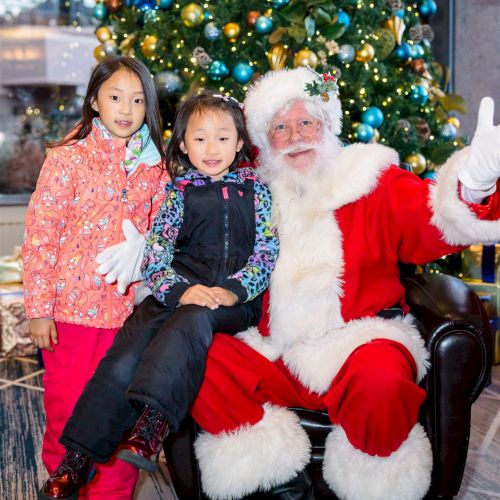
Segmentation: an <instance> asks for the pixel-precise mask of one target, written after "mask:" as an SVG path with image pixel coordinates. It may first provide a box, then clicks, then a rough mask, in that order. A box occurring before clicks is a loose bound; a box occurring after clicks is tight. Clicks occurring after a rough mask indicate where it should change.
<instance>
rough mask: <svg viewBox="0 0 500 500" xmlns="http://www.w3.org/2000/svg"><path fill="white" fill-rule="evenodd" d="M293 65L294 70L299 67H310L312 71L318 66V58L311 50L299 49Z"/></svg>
mask: <svg viewBox="0 0 500 500" xmlns="http://www.w3.org/2000/svg"><path fill="white" fill-rule="evenodd" d="M293 65H294V66H295V67H296V68H298V67H299V66H310V67H311V68H312V69H314V68H316V66H317V65H318V56H317V55H316V54H315V53H314V52H313V51H312V50H311V49H301V50H299V51H298V52H297V53H296V54H295V57H294V58H293Z"/></svg>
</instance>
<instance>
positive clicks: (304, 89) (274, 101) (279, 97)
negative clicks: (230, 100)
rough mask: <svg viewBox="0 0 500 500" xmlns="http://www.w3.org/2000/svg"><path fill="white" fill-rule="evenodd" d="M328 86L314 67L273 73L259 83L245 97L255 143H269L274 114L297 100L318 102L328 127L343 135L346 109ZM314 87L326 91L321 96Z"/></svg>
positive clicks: (262, 145) (265, 76)
mask: <svg viewBox="0 0 500 500" xmlns="http://www.w3.org/2000/svg"><path fill="white" fill-rule="evenodd" d="M331 87H332V86H331V85H325V82H324V80H323V75H320V74H319V73H316V72H315V71H313V70H312V69H311V68H307V67H300V68H296V69H284V70H281V71H270V72H268V73H266V74H265V75H263V76H262V77H261V78H260V79H259V80H257V81H256V82H255V83H254V84H253V85H252V86H251V87H250V89H249V90H248V92H247V96H246V98H245V116H246V120H247V127H248V131H249V132H250V138H251V139H252V141H253V143H254V144H255V145H256V146H257V147H258V148H259V149H262V148H263V147H264V146H265V145H266V144H267V137H266V135H267V130H268V126H269V124H270V123H271V120H272V119H273V117H274V115H275V114H276V113H277V112H279V111H281V110H282V109H283V108H284V106H285V105H286V104H287V103H288V102H290V101H292V100H294V99H301V100H304V101H307V102H314V103H316V104H318V105H319V106H320V108H321V109H322V110H323V112H324V116H325V125H326V126H327V127H328V128H329V129H330V130H331V131H332V132H333V133H334V134H335V135H339V134H340V131H341V129H342V124H341V121H342V110H341V107H340V100H339V98H338V95H337V92H336V91H332V90H330V89H331ZM311 88H314V89H316V90H317V89H320V90H321V89H322V88H324V89H325V92H321V93H319V92H318V94H317V95H311V94H314V92H311Z"/></svg>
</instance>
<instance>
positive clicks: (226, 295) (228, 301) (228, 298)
mask: <svg viewBox="0 0 500 500" xmlns="http://www.w3.org/2000/svg"><path fill="white" fill-rule="evenodd" d="M211 290H212V291H213V292H214V293H215V296H216V298H217V300H218V302H219V304H220V305H221V306H226V307H232V306H234V305H235V304H236V303H237V302H238V297H237V296H236V294H234V293H233V292H231V291H230V290H227V289H226V288H221V287H220V286H214V287H212V288H211Z"/></svg>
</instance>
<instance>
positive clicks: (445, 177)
mask: <svg viewBox="0 0 500 500" xmlns="http://www.w3.org/2000/svg"><path fill="white" fill-rule="evenodd" d="M469 153H470V148H464V149H462V150H461V151H458V152H457V153H455V154H454V155H453V156H452V157H451V158H450V159H449V160H448V161H447V162H446V163H445V164H444V165H443V166H442V167H441V168H440V169H439V173H438V179H437V181H436V184H435V185H434V186H432V187H431V195H430V200H429V202H430V206H431V208H432V211H433V216H432V223H433V224H434V225H435V226H436V227H437V228H438V229H439V230H440V231H441V232H442V233H443V237H444V240H445V241H446V242H447V243H450V244H452V245H471V244H473V243H495V242H497V241H498V240H500V221H499V220H494V221H488V220H480V219H478V218H477V217H476V215H475V214H474V212H473V211H472V210H471V209H470V208H469V207H468V206H467V204H466V203H464V202H463V201H461V200H460V198H459V196H458V186H459V181H458V173H459V171H460V168H462V165H463V164H464V163H465V160H466V159H467V156H468V155H469Z"/></svg>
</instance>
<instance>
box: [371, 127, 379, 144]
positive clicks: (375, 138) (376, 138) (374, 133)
mask: <svg viewBox="0 0 500 500" xmlns="http://www.w3.org/2000/svg"><path fill="white" fill-rule="evenodd" d="M379 140H380V132H379V131H378V128H374V129H373V139H372V140H371V142H378V141H379Z"/></svg>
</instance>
